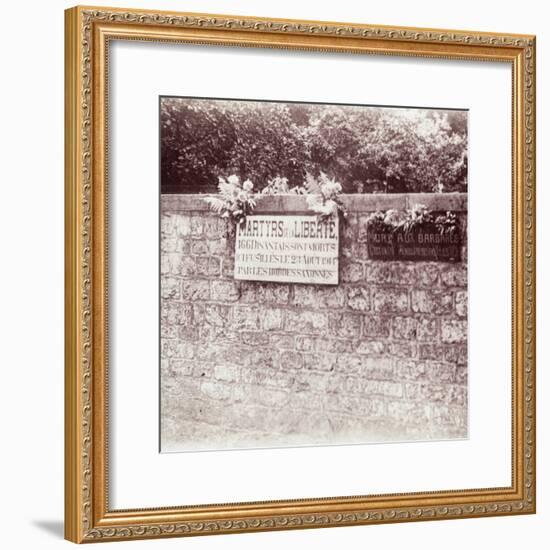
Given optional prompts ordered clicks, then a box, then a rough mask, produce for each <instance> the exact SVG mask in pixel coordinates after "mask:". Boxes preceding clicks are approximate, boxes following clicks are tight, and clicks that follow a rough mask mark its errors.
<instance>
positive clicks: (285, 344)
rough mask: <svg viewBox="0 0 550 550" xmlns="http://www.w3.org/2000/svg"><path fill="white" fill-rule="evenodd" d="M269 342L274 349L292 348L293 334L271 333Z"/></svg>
mask: <svg viewBox="0 0 550 550" xmlns="http://www.w3.org/2000/svg"><path fill="white" fill-rule="evenodd" d="M269 342H270V344H271V346H272V347H273V348H274V349H294V336H293V335H292V334H271V335H270V336H269Z"/></svg>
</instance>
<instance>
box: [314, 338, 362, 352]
mask: <svg viewBox="0 0 550 550" xmlns="http://www.w3.org/2000/svg"><path fill="white" fill-rule="evenodd" d="M354 342H355V340H349V339H341V338H325V337H319V338H315V343H314V348H315V351H318V352H321V353H351V352H353V346H354Z"/></svg>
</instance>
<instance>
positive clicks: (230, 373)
mask: <svg viewBox="0 0 550 550" xmlns="http://www.w3.org/2000/svg"><path fill="white" fill-rule="evenodd" d="M214 378H215V379H216V380H223V381H224V382H236V381H237V380H239V368H238V367H235V366H234V365H227V364H222V365H216V366H215V367H214Z"/></svg>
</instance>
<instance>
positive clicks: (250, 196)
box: [204, 174, 256, 224]
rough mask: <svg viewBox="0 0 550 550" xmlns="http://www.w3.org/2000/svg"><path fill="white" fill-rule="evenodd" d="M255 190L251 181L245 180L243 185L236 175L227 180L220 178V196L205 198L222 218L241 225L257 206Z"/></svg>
mask: <svg viewBox="0 0 550 550" xmlns="http://www.w3.org/2000/svg"><path fill="white" fill-rule="evenodd" d="M253 188H254V185H253V183H252V182H251V181H250V180H245V181H244V182H242V184H241V181H240V179H239V177H238V176H236V175H234V174H233V175H231V176H229V177H228V178H227V179H224V178H222V177H220V178H219V179H218V194H217V195H214V196H208V197H205V198H204V200H205V201H206V202H207V203H208V204H209V205H210V208H211V209H212V210H213V211H214V212H216V214H218V215H220V216H221V217H222V218H228V219H230V220H231V221H232V222H234V223H236V224H241V223H243V222H244V221H245V219H246V215H247V214H249V213H250V212H251V211H252V210H253V209H254V207H255V206H256V199H255V196H254V193H253V192H252V190H253Z"/></svg>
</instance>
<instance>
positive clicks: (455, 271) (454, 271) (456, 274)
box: [441, 265, 468, 288]
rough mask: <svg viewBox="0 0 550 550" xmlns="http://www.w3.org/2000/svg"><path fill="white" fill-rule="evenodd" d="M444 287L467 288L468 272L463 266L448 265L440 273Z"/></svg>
mask: <svg viewBox="0 0 550 550" xmlns="http://www.w3.org/2000/svg"><path fill="white" fill-rule="evenodd" d="M441 281H442V283H443V285H444V286H448V287H458V288H466V287H467V286H468V270H467V268H466V266H464V265H449V266H448V267H447V269H445V270H443V271H442V272H441Z"/></svg>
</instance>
